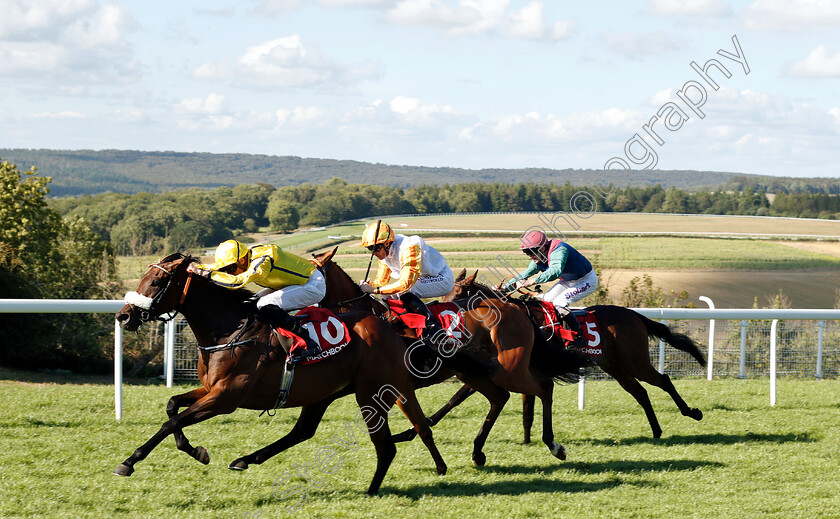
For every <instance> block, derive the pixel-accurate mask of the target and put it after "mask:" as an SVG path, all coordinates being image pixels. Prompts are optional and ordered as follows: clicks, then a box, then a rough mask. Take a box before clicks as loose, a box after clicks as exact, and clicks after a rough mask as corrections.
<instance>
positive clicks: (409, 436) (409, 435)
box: [394, 384, 475, 443]
mask: <svg viewBox="0 0 840 519" xmlns="http://www.w3.org/2000/svg"><path fill="white" fill-rule="evenodd" d="M473 393H475V389H473V388H471V387H470V386H468V385H466V384H464V385H463V386H461V389H459V390H458V391H457V392H456V393H455V394H454V395H452V398H450V399H449V402H447V403H446V404H444V405H443V407H441V408H440V409H439V410H438V412H436V413H435V414H433V415H432V416H430V417H428V418H427V422H428V424H429V427H434V426H435V425H437V423H438V422H440V420H441V418H443V417H444V416H446V415H447V413H449V411H451V410H453V409H454V408H456V407H458V406H459V405H460V404H461V403H462V402H463V401H464V400H466V399H467V398H469V397H470V395H472V394H473ZM416 436H417V431H416V430H415V429H414V428H411V429H407V430H405V431H403V432H401V433H399V434H395V435H394V442H395V443H400V442H405V441H411V440H413V439H414V438H415V437H416Z"/></svg>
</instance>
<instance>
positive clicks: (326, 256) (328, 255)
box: [309, 245, 338, 267]
mask: <svg viewBox="0 0 840 519" xmlns="http://www.w3.org/2000/svg"><path fill="white" fill-rule="evenodd" d="M336 252H338V246H337V245H336V247H335V248H334V249H333V250H331V251H327V252H322V253H321V254H313V255H312V259H311V260H309V261H311V262H312V263H314V264H315V265H317V266H319V267H323V266H324V264H325V263H327V262H329V261H330V260H331V259H332V258H333V256H335V253H336Z"/></svg>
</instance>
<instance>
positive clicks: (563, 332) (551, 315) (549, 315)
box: [540, 301, 603, 358]
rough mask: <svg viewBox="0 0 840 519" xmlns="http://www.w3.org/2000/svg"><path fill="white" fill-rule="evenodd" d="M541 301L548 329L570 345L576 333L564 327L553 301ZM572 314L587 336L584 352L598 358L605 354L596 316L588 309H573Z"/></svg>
mask: <svg viewBox="0 0 840 519" xmlns="http://www.w3.org/2000/svg"><path fill="white" fill-rule="evenodd" d="M540 303H541V307H542V311H543V313H544V314H545V324H546V326H548V328H546V329H547V330H551V331H552V332H554V334H555V335H557V336H559V337H560V338H561V339H563V340H564V341H565V345H566V346H568V345H569V343H570V342H571V341H573V340H574V333H573V332H572V331H571V330H568V329H566V328H564V327H563V324H562V322H560V319H558V317H557V311H556V309H555V308H554V305H553V304H552V303H550V302H548V301H540ZM572 315H574V316H575V318H576V319H577V321H578V324H580V331H581V333H583V334H584V337H585V338H586V347H585V348H583V350H582V353H584V354H586V355H588V356H590V357H596V358H597V357H600V356H601V355H603V350H602V349H601V332H600V330H599V327H598V321H597V320H596V319H595V316H594V315H592V313H590V312H588V311H586V310H572Z"/></svg>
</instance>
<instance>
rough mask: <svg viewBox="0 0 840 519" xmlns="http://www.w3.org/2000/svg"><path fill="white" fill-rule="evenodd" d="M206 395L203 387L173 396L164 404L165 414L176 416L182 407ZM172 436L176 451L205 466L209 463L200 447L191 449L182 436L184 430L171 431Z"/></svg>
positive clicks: (205, 450)
mask: <svg viewBox="0 0 840 519" xmlns="http://www.w3.org/2000/svg"><path fill="white" fill-rule="evenodd" d="M206 394H207V390H206V389H205V388H203V387H200V388H198V389H193V390H192V391H189V392H187V393H183V394H180V395H175V396H173V397H172V398H170V399H169V403H168V404H166V414H167V415H168V416H169V418H172V417H173V416H175V415H177V414H178V411H179V410H180V409H181V408H182V407H189V406H191V405H193V404H194V403H196V402H197V401H198V399H200V398H202V397H204V395H206ZM172 436H174V438H175V445H176V446H177V447H178V450H181V451H184V452H186V453H187V454H189V455H190V456H192V457H193V458H195V459H196V460H198V461H200V462H201V463H203V464H205V465H207V464H208V463H210V453H208V452H207V449H205V448H204V447H202V446H200V445H199V446H198V447H193V446H192V445H190V442H189V440H187V437H186V436H185V435H184V430H183V429H181V428H177V429H175V431H173V433H172Z"/></svg>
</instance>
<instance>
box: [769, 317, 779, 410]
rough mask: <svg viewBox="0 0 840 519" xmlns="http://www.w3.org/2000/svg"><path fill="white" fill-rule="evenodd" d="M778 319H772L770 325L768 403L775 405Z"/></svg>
mask: <svg viewBox="0 0 840 519" xmlns="http://www.w3.org/2000/svg"><path fill="white" fill-rule="evenodd" d="M778 326H779V320H778V319H773V324H772V325H770V405H771V406H774V405H776V331H777V328H778Z"/></svg>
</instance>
